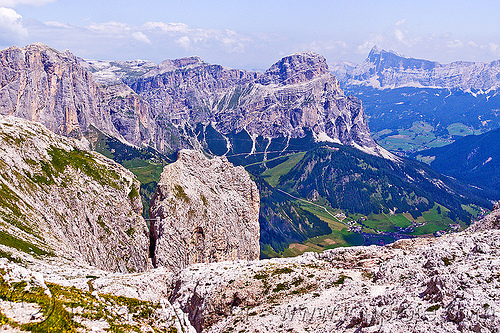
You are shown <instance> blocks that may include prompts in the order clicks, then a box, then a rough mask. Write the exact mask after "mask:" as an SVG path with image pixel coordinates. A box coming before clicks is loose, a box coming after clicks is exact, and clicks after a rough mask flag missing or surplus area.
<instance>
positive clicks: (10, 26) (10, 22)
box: [0, 7, 28, 42]
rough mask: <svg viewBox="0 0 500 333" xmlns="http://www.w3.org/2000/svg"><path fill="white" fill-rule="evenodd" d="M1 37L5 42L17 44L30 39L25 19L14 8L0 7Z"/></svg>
mask: <svg viewBox="0 0 500 333" xmlns="http://www.w3.org/2000/svg"><path fill="white" fill-rule="evenodd" d="M0 36H1V39H2V41H4V42H12V41H14V42H15V41H17V40H18V39H20V38H21V39H22V38H26V37H28V30H27V29H26V28H25V27H24V25H23V17H22V16H21V15H19V14H18V13H17V12H16V11H15V10H14V9H12V8H5V7H0Z"/></svg>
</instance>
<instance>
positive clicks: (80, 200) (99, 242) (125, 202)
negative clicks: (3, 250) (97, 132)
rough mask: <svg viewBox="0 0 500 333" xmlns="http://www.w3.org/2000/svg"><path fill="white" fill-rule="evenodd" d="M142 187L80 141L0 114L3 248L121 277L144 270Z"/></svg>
mask: <svg viewBox="0 0 500 333" xmlns="http://www.w3.org/2000/svg"><path fill="white" fill-rule="evenodd" d="M141 213H142V203H141V199H140V196H139V182H138V181H137V179H136V178H135V176H134V175H133V174H132V173H131V172H129V171H128V170H126V169H125V168H123V167H122V166H121V165H119V164H117V163H115V162H113V161H111V160H110V159H108V158H106V157H104V156H102V155H100V154H98V153H94V152H91V151H89V150H88V148H87V147H86V145H85V142H84V141H77V140H74V139H70V138H65V137H62V136H59V135H57V134H54V133H53V132H51V131H49V130H47V129H46V128H45V127H43V126H42V125H40V124H37V123H33V122H30V121H27V120H24V119H21V118H17V117H12V116H7V117H5V116H0V244H2V245H6V246H8V247H11V248H14V249H17V250H20V251H22V252H27V253H32V254H34V255H45V254H49V255H50V254H52V255H54V256H56V257H63V258H68V259H71V260H75V261H78V262H83V263H86V264H88V265H92V266H95V267H98V268H101V269H105V270H110V271H119V272H129V271H143V270H145V269H147V268H148V266H149V265H150V264H149V259H148V245H149V242H148V230H147V225H146V223H145V221H144V219H143V217H142V216H141Z"/></svg>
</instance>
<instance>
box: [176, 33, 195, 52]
mask: <svg viewBox="0 0 500 333" xmlns="http://www.w3.org/2000/svg"><path fill="white" fill-rule="evenodd" d="M175 42H176V43H177V44H179V45H180V47H182V48H184V49H188V48H189V47H190V46H191V40H190V39H189V37H188V36H182V37H181V38H178V39H176V40H175Z"/></svg>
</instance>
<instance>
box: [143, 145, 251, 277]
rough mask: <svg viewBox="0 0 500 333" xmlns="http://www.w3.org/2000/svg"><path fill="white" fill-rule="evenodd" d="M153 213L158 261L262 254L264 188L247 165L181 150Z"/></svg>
mask: <svg viewBox="0 0 500 333" xmlns="http://www.w3.org/2000/svg"><path fill="white" fill-rule="evenodd" d="M150 216H151V217H152V218H153V219H154V218H158V219H159V221H158V222H155V223H154V224H153V226H152V231H151V234H152V251H153V252H154V256H153V258H154V260H155V261H156V262H155V264H156V265H157V266H164V267H167V268H169V269H171V270H173V271H178V270H179V269H182V268H185V267H186V266H187V265H189V264H192V263H199V262H218V261H225V260H239V259H242V260H255V259H258V258H259V253H260V249H259V221H258V218H259V193H258V190H257V186H256V185H255V183H254V182H253V181H252V180H251V179H250V176H249V174H248V173H247V172H246V171H245V169H243V167H234V166H233V165H232V164H231V163H229V162H228V161H227V159H225V158H224V157H222V158H221V157H214V158H212V159H209V158H207V157H205V156H204V155H203V154H202V153H201V152H197V151H194V150H181V151H180V152H179V154H178V159H177V161H176V162H175V163H172V164H170V165H167V166H165V168H164V170H163V173H162V176H161V180H160V182H159V183H158V188H157V190H156V194H155V196H154V198H153V200H152V202H151V207H150Z"/></svg>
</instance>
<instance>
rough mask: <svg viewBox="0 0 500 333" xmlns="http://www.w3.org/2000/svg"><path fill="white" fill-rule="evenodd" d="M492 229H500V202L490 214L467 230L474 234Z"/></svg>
mask: <svg viewBox="0 0 500 333" xmlns="http://www.w3.org/2000/svg"><path fill="white" fill-rule="evenodd" d="M491 229H500V201H499V202H497V203H496V204H495V205H493V209H492V210H491V213H490V214H488V215H486V216H485V217H484V218H483V219H481V220H479V221H475V222H474V223H472V224H471V226H470V227H469V228H467V230H468V231H472V232H474V231H481V230H491Z"/></svg>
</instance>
